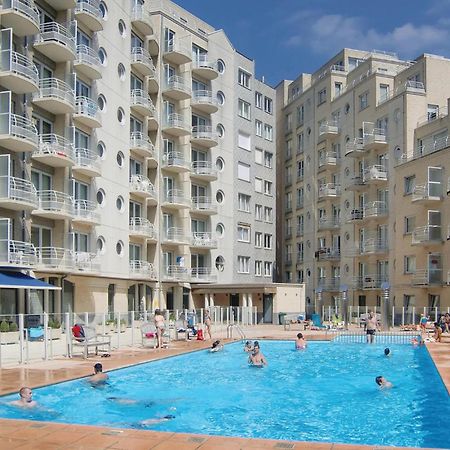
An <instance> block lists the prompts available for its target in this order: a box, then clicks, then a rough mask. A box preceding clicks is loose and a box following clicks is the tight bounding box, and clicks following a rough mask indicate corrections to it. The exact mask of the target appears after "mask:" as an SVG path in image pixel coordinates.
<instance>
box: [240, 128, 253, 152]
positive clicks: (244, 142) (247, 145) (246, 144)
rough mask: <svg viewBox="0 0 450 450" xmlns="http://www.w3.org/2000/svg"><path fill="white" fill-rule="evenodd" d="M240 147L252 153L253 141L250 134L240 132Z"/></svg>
mask: <svg viewBox="0 0 450 450" xmlns="http://www.w3.org/2000/svg"><path fill="white" fill-rule="evenodd" d="M238 147H239V148H243V149H244V150H247V151H250V150H251V148H252V140H251V137H250V135H249V134H247V133H244V132H243V131H239V132H238Z"/></svg>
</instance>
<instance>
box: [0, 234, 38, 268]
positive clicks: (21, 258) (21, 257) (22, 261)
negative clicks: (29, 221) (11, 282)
mask: <svg viewBox="0 0 450 450" xmlns="http://www.w3.org/2000/svg"><path fill="white" fill-rule="evenodd" d="M0 265H1V266H3V267H5V266H10V267H19V268H20V267H32V266H35V265H36V249H35V247H34V245H33V244H30V243H29V242H23V241H14V240H12V239H0Z"/></svg>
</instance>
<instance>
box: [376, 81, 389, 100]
mask: <svg viewBox="0 0 450 450" xmlns="http://www.w3.org/2000/svg"><path fill="white" fill-rule="evenodd" d="M378 95H379V99H378V101H379V103H383V102H385V101H386V100H387V99H388V98H389V85H388V84H380V90H379V93H378Z"/></svg>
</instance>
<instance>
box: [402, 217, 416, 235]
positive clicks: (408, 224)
mask: <svg viewBox="0 0 450 450" xmlns="http://www.w3.org/2000/svg"><path fill="white" fill-rule="evenodd" d="M415 225H416V218H415V217H414V216H408V217H405V230H404V233H405V234H411V233H412V232H413V230H414V227H415Z"/></svg>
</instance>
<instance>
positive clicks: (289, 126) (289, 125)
mask: <svg viewBox="0 0 450 450" xmlns="http://www.w3.org/2000/svg"><path fill="white" fill-rule="evenodd" d="M285 125H286V129H285V131H286V133H290V132H291V131H292V114H291V113H289V114H286V121H285Z"/></svg>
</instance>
